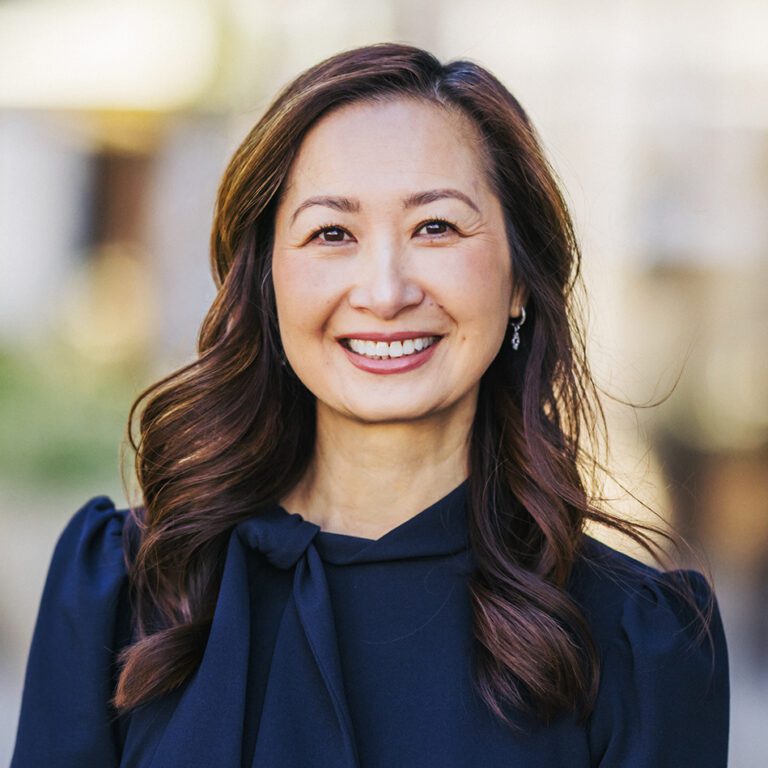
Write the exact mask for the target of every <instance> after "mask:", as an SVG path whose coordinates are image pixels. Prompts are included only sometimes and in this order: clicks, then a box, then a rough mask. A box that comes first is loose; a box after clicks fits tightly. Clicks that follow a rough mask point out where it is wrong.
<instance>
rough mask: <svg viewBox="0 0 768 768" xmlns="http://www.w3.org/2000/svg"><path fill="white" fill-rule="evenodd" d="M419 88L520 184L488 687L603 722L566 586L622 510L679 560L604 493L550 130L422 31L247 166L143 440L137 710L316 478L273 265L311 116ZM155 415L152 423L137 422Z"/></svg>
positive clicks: (477, 456)
mask: <svg viewBox="0 0 768 768" xmlns="http://www.w3.org/2000/svg"><path fill="white" fill-rule="evenodd" d="M402 97H406V98H416V99H422V100H424V101H426V102H428V103H431V104H435V105H438V106H440V107H442V108H445V109H449V110H454V111H455V110H458V111H459V112H461V113H462V114H464V115H465V116H467V117H468V118H469V119H470V120H471V121H472V122H473V123H474V125H475V126H476V127H477V129H478V130H479V132H480V135H481V137H482V139H483V145H482V150H483V154H484V160H485V164H486V170H487V173H488V177H489V180H490V182H491V185H492V188H493V190H494V191H495V193H496V195H497V196H498V198H499V200H500V201H501V205H502V209H503V213H504V218H505V227H506V234H507V237H508V239H509V245H510V251H511V254H512V269H513V273H514V275H515V278H516V280H518V281H520V282H521V283H522V284H523V285H524V286H526V288H527V290H528V293H529V299H528V302H527V321H526V323H525V324H524V326H523V327H522V329H521V344H520V348H519V350H518V351H517V352H516V353H513V352H512V351H511V349H510V345H509V343H506V342H508V341H509V338H508V337H507V338H506V339H505V343H504V344H503V345H502V347H501V349H500V350H499V352H498V354H497V356H496V358H495V359H494V361H493V362H492V364H491V365H490V367H489V368H488V370H487V371H486V372H485V373H484V375H483V377H482V380H481V382H480V392H479V398H478V406H477V411H476V415H475V419H474V423H473V426H472V431H471V437H470V447H469V451H470V475H469V496H468V504H469V526H470V536H471V546H472V549H473V554H474V557H475V562H476V571H475V572H474V574H473V575H472V576H471V581H470V590H471V597H472V605H473V633H474V638H475V654H474V660H473V664H474V669H475V673H476V674H475V682H476V685H477V689H478V691H479V693H480V695H481V696H482V698H483V700H484V701H485V702H486V703H487V705H488V706H489V707H490V709H491V711H492V712H494V713H495V714H496V715H497V716H498V717H500V718H501V719H502V720H503V721H505V722H508V723H510V724H511V722H510V721H509V720H508V718H507V717H506V715H505V714H504V711H503V710H504V706H505V705H507V704H509V705H511V706H512V707H514V708H517V709H522V710H524V711H528V712H533V713H535V714H536V715H537V716H538V717H540V718H542V719H544V720H547V719H549V718H551V717H553V716H555V715H557V714H558V713H560V712H563V711H577V712H579V713H580V714H581V716H582V717H586V716H587V715H588V713H589V711H590V708H591V707H592V705H593V703H594V698H595V696H596V691H597V684H598V676H599V664H598V656H597V653H596V649H595V646H594V644H593V641H592V639H591V637H590V632H589V628H588V626H587V623H586V620H585V618H584V616H583V615H582V613H581V611H580V610H579V607H578V606H577V605H576V604H575V603H574V601H573V600H572V599H571V598H570V597H569V595H568V593H567V591H566V585H567V581H568V578H569V575H570V573H571V570H572V566H573V564H574V562H575V560H576V557H577V555H578V554H579V548H580V544H581V542H582V541H583V533H584V529H585V524H587V523H588V522H591V523H597V524H601V525H605V526H609V527H611V528H613V529H616V530H618V531H620V532H622V533H624V534H626V535H628V536H630V537H631V538H632V539H634V540H635V541H636V542H638V543H640V544H641V545H642V546H644V547H645V548H646V549H647V550H648V551H649V552H651V553H652V554H654V555H657V556H658V553H659V551H660V547H659V546H658V544H656V543H655V542H654V540H653V537H652V536H651V535H650V534H651V533H654V534H656V533H661V534H662V535H663V536H666V538H667V539H669V538H670V535H669V534H667V533H664V532H662V531H660V530H659V529H656V528H654V527H652V526H647V525H638V524H636V523H630V522H628V521H626V520H622V519H620V518H618V517H616V516H613V515H612V514H611V513H609V512H608V511H607V510H606V509H603V505H600V504H598V503H597V501H598V500H597V499H596V498H595V495H594V494H593V493H590V491H589V487H590V486H589V480H590V477H594V476H595V473H596V472H597V470H598V469H600V468H601V467H602V464H601V463H600V462H599V461H598V459H597V458H595V457H594V452H593V450H592V448H591V446H594V445H595V444H596V442H597V438H598V436H599V435H600V434H602V433H603V431H604V427H605V423H604V421H605V420H604V416H603V412H602V408H601V405H600V401H599V397H598V392H597V389H596V386H595V383H594V381H593V378H592V375H591V373H590V369H589V366H588V363H587V356H586V349H585V339H584V333H583V330H582V328H581V325H580V323H579V321H578V318H577V306H576V305H577V302H576V296H577V292H576V290H575V289H576V288H577V287H578V286H579V285H580V272H579V269H580V266H579V265H580V253H579V247H578V244H577V241H576V237H575V235H574V229H573V224H572V221H571V218H570V216H569V213H568V208H567V205H566V202H565V200H564V198H563V195H562V193H561V191H560V189H559V187H558V183H557V181H556V177H555V174H554V172H553V170H552V169H551V167H550V165H549V163H548V161H547V159H546V158H545V156H544V153H543V151H542V147H541V143H540V141H539V139H538V137H537V133H536V131H535V129H534V127H533V125H532V124H531V121H530V120H529V118H528V116H527V115H526V113H525V111H524V110H523V108H522V107H521V106H520V104H519V103H518V101H517V100H516V99H515V98H514V96H512V94H511V93H510V92H509V91H508V90H507V89H506V88H505V87H504V86H503V85H502V84H501V83H500V82H499V81H498V80H497V79H496V78H495V77H494V76H493V75H492V74H490V73H489V72H488V71H486V70H485V69H483V68H482V67H480V66H478V65H477V64H475V63H472V62H470V61H454V62H451V63H448V64H445V65H443V64H441V63H440V62H439V61H438V60H437V59H436V58H435V57H434V56H432V55H431V54H429V53H427V52H425V51H423V50H420V49H418V48H414V47H411V46H406V45H399V44H379V45H373V46H368V47H364V48H358V49H354V50H351V51H347V52H343V53H341V54H338V55H336V56H333V57H331V58H329V59H326V60H325V61H323V62H321V63H320V64H318V65H316V66H314V67H312V68H311V69H309V70H307V71H306V72H304V73H303V74H301V75H300V76H299V77H297V78H296V79H295V80H294V81H293V82H291V83H290V84H289V85H288V86H287V87H285V89H284V90H283V91H282V92H281V93H280V94H279V95H278V96H277V97H276V99H275V100H274V101H273V102H272V104H271V105H270V106H269V107H268V108H267V110H266V112H265V113H264V115H263V116H262V117H261V119H260V120H259V121H258V122H257V123H256V125H255V126H254V128H253V129H252V130H251V132H250V133H249V135H248V136H247V137H246V138H245V140H244V141H243V143H242V144H241V146H240V147H239V148H238V149H237V150H236V151H235V153H234V156H233V157H232V159H231V161H230V163H229V166H228V167H227V169H226V171H225V173H224V176H223V179H222V181H221V185H220V188H219V192H218V198H217V203H216V208H215V216H214V223H213V231H212V242H211V256H212V267H213V275H214V279H215V281H216V284H217V288H218V291H217V295H216V298H215V300H214V302H213V304H212V306H211V308H210V310H209V311H208V313H207V315H206V317H205V319H204V321H203V324H202V327H201V330H200V334H199V339H198V355H197V356H196V359H195V360H194V361H193V362H192V363H190V364H189V365H187V366H185V367H183V368H182V369H180V370H178V371H176V372H174V373H172V374H171V375H169V376H167V377H166V378H164V379H162V380H161V381H159V382H157V383H156V384H154V385H153V386H151V387H149V388H148V389H146V390H145V391H144V392H142V393H141V394H140V395H139V397H138V399H137V400H136V402H135V403H134V404H133V406H132V408H131V412H130V417H129V430H128V432H129V442H130V446H131V447H132V449H133V450H134V451H135V469H136V475H137V479H138V483H139V486H140V489H141V493H142V496H143V499H142V504H143V506H142V508H141V509H134V522H135V523H136V524H137V525H138V527H139V529H140V542H139V546H138V549H137V551H136V553H135V556H134V557H132V558H130V561H129V564H128V565H129V583H130V592H131V602H132V606H133V610H134V616H135V622H136V627H137V639H136V642H134V643H133V644H132V645H130V646H128V647H127V648H126V649H124V650H123V651H122V653H121V654H120V658H119V661H120V664H121V670H120V675H119V680H118V685H117V689H116V693H115V697H114V700H113V702H114V704H115V706H116V707H117V708H118V710H125V709H128V708H131V707H135V706H136V705H138V704H141V703H143V702H145V701H147V700H149V699H151V698H153V697H156V696H158V695H160V694H163V693H166V692H168V691H170V690H172V689H174V688H176V687H178V686H180V685H182V684H183V683H184V682H185V681H186V680H187V679H188V678H189V677H190V676H191V674H192V673H193V672H194V670H195V668H196V667H197V665H198V664H199V662H200V660H201V658H202V654H203V651H204V649H205V644H206V641H207V637H208V632H209V629H210V626H211V622H212V618H213V612H214V607H215V604H216V600H217V595H218V590H219V586H220V581H221V575H222V566H223V559H224V553H225V546H226V542H227V539H228V536H229V534H230V533H231V531H232V528H233V527H234V526H235V525H236V524H237V523H238V522H240V521H241V520H244V519H245V518H248V517H249V516H251V515H252V514H253V510H254V509H255V508H257V507H259V506H260V505H262V504H265V503H268V502H270V501H272V500H275V499H277V498H280V497H282V496H283V495H285V494H287V493H288V492H289V491H290V490H291V489H292V488H293V487H294V486H295V485H296V483H297V482H298V481H299V479H300V478H301V477H302V475H303V473H304V471H305V470H306V468H307V466H308V462H309V460H310V457H311V453H312V449H313V444H314V435H315V404H314V398H313V396H312V395H311V394H310V392H309V391H308V390H307V389H306V387H305V386H304V385H303V384H302V383H301V381H300V380H299V379H298V378H297V377H296V375H295V374H293V373H292V371H291V370H290V368H289V367H284V366H282V365H281V364H280V355H281V351H282V347H281V343H280V334H279V329H278V324H277V314H276V307H275V295H274V289H273V284H272V278H271V255H272V246H273V226H274V214H275V208H276V204H277V201H278V199H279V196H280V194H281V188H282V185H283V183H284V182H285V180H286V177H287V175H288V171H289V168H290V166H291V163H292V161H293V159H294V157H295V156H296V154H297V151H298V149H299V147H300V145H301V142H302V140H303V137H304V136H305V134H306V133H307V131H308V130H309V128H310V127H311V126H312V125H313V124H314V123H315V122H316V121H317V120H319V119H320V118H321V117H322V116H323V115H325V114H327V113H328V112H329V111H330V110H333V109H336V108H339V107H341V106H342V105H344V104H348V103H350V102H354V101H358V100H379V99H390V98H402ZM136 421H138V435H136V434H135V422H136Z"/></svg>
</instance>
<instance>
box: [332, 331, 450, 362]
mask: <svg viewBox="0 0 768 768" xmlns="http://www.w3.org/2000/svg"><path fill="white" fill-rule="evenodd" d="M438 338H440V337H439V336H422V337H418V338H413V339H402V340H398V341H392V342H389V343H387V342H386V341H370V340H365V339H342V340H341V343H342V344H343V345H344V346H345V347H347V349H351V350H352V351H353V352H355V353H356V354H358V355H361V356H363V357H367V358H368V359H369V360H389V359H390V358H396V357H408V356H410V355H415V354H417V353H418V352H422V351H423V350H425V349H427V348H428V347H431V346H432V345H433V344H434V343H435V342H436V341H437V340H438Z"/></svg>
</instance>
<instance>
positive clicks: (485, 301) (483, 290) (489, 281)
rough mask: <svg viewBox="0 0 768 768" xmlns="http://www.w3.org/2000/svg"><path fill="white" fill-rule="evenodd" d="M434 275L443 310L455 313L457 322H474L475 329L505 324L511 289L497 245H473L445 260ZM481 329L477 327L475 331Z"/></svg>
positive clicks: (507, 265)
mask: <svg viewBox="0 0 768 768" xmlns="http://www.w3.org/2000/svg"><path fill="white" fill-rule="evenodd" d="M434 274H435V275H437V276H438V277H437V278H436V279H437V280H438V281H439V283H440V284H441V286H442V290H441V293H442V294H443V295H444V296H445V298H446V301H447V300H448V297H450V299H451V301H450V305H448V304H446V306H445V309H446V310H447V311H448V312H449V313H451V314H453V313H454V311H455V313H456V314H457V317H456V318H455V319H456V320H460V321H461V320H463V321H472V322H473V323H474V322H476V323H477V324H478V326H488V325H489V324H490V325H494V324H497V323H498V322H499V321H500V319H501V320H503V322H504V323H506V315H507V314H508V311H509V300H510V295H511V290H512V285H511V281H512V277H511V266H510V263H509V257H508V255H507V254H506V253H505V252H503V251H502V250H501V249H499V247H498V246H497V245H495V244H494V245H493V246H491V244H488V245H487V246H486V247H483V244H482V243H473V248H472V249H467V251H466V252H464V253H461V254H458V253H457V254H456V255H455V257H451V258H449V259H447V260H446V261H445V262H444V263H443V264H442V265H441V268H440V269H435V270H434ZM479 330H480V328H478V331H479Z"/></svg>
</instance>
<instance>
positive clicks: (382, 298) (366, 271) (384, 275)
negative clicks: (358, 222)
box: [349, 241, 424, 320]
mask: <svg viewBox="0 0 768 768" xmlns="http://www.w3.org/2000/svg"><path fill="white" fill-rule="evenodd" d="M359 258H360V260H359V261H358V262H357V264H356V267H357V268H358V270H359V271H358V274H357V278H356V280H355V281H354V285H353V287H352V289H351V290H350V292H349V303H350V305H351V306H353V307H354V308H355V309H361V310H367V311H368V312H371V313H373V314H375V315H376V316H377V317H380V318H382V319H384V320H390V319H392V318H394V317H396V316H397V315H398V314H399V313H400V312H401V311H402V310H403V309H405V308H406V307H413V306H417V305H418V304H420V303H421V302H422V301H423V299H424V290H423V288H422V286H421V285H420V283H419V281H418V280H417V279H416V277H415V276H414V275H413V274H412V269H411V265H410V263H409V261H408V258H407V253H406V252H405V249H402V248H400V247H398V245H397V244H396V243H394V242H391V241H389V242H379V243H378V244H373V243H371V245H370V247H369V248H368V249H366V250H365V251H361V253H360V254H359Z"/></svg>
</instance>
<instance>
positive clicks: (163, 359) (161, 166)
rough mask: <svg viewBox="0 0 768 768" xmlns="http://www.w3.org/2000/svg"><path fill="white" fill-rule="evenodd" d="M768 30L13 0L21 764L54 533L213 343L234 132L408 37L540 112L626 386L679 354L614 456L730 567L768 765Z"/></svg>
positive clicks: (7, 227)
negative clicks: (355, 60)
mask: <svg viewBox="0 0 768 768" xmlns="http://www.w3.org/2000/svg"><path fill="white" fill-rule="evenodd" d="M766 39H768V3H766V2H765V1H764V0H695V2H694V1H693V0H673V1H672V2H670V0H664V1H663V2H662V1H661V0H621V1H620V2H611V3H607V2H597V0H580V1H579V2H572V1H570V0H523V1H520V0H508V1H507V2H504V3H501V2H491V1H490V0H441V1H440V2H437V0H407V1H406V0H382V1H381V2H373V1H372V0H357V2H354V3H348V2H342V1H341V0H220V1H218V2H217V1H216V0H5V1H0V764H6V763H7V761H8V760H9V759H10V753H11V747H12V743H13V738H14V734H15V727H16V720H17V717H18V707H19V697H20V694H21V686H22V680H23V673H24V665H25V660H26V654H27V650H28V645H29V641H30V637H31V633H32V628H33V623H34V619H35V615H36V611H37V603H38V600H39V597H40V592H41V589H42V585H43V580H44V578H45V572H46V568H47V565H48V560H49V558H50V555H51V552H52V549H53V546H54V543H55V540H56V538H57V536H58V535H59V533H60V532H61V529H62V527H63V526H64V524H65V523H66V521H67V520H68V519H69V517H70V516H71V515H72V514H73V513H74V512H75V510H76V509H77V508H78V507H79V506H81V505H82V504H83V503H84V502H85V501H86V500H87V499H88V498H90V497H91V496H94V495H97V494H109V495H111V496H112V497H113V499H114V500H115V501H116V503H118V505H124V504H125V497H124V493H123V489H122V487H121V482H120V475H119V447H120V444H121V442H122V439H123V436H124V432H125V424H126V419H127V414H128V409H129V407H130V404H131V402H132V400H133V398H134V397H135V396H136V395H137V394H138V392H139V391H140V390H141V389H142V388H143V387H144V386H146V385H148V384H149V383H150V382H152V381H153V380H154V379H156V378H159V377H160V376H161V375H162V374H164V373H166V372H168V371H169V370H170V369H172V368H174V367H177V366H179V365H180V364H182V363H184V362H186V361H188V360H189V359H191V357H192V356H193V355H194V343H195V334H196V331H197V328H198V325H199V323H200V320H201V319H202V316H203V314H204V312H205V310H206V308H207V306H208V304H209V303H210V301H211V299H212V298H213V283H212V281H211V279H210V276H209V272H208V235H209V229H210V222H211V214H212V205H213V200H214V195H215V192H216V187H217V183H218V179H219V177H220V175H221V173H222V171H223V169H224V167H225V165H226V163H227V160H228V157H229V155H230V154H231V153H232V151H233V150H234V149H235V147H236V146H237V144H238V143H239V142H240V140H241V139H242V138H243V137H244V135H245V133H246V132H247V130H248V129H249V128H250V126H251V125H252V124H253V123H254V122H255V121H256V119H257V118H258V116H259V114H260V113H261V111H262V110H263V109H264V107H265V106H266V105H267V103H268V101H269V99H270V98H271V97H272V96H273V95H274V94H275V92H276V91H277V89H278V88H279V87H280V86H282V85H283V84H285V83H286V82H287V81H288V80H289V79H290V78H291V77H293V76H294V75H295V74H297V73H298V72H299V71H301V70H302V69H304V68H305V67H307V66H310V65H312V64H314V63H316V62H317V61H319V60H320V59H321V58H324V57H325V56H327V55H330V54H332V53H335V52H337V51H339V50H341V49H344V48H350V47H353V46H356V45H362V44H367V43H372V42H380V41H384V40H396V41H402V42H410V43H414V44H416V45H420V46H422V47H426V48H428V49H430V50H431V51H432V52H434V53H435V54H437V55H438V56H439V57H440V58H441V59H444V60H445V59H453V58H471V59H474V60H476V61H478V62H479V63H481V64H483V65H485V66H487V67H489V68H490V69H491V70H492V71H493V72H494V73H495V74H497V75H498V76H499V77H500V78H501V79H502V80H503V81H504V82H505V83H506V85H507V86H508V87H509V88H510V90H511V91H512V92H513V93H514V94H515V95H516V96H517V97H518V98H519V100H520V101H521V103H522V104H523V105H524V107H525V108H526V109H527V111H528V112H529V114H530V116H531V117H532V119H533V121H534V123H535V124H536V126H537V127H538V130H539V133H540V135H541V137H542V140H543V143H544V146H545V148H546V151H547V153H548V155H549V157H550V159H551V161H552V163H553V165H554V167H555V168H556V170H557V172H558V174H559V175H560V177H561V179H562V181H563V184H564V187H565V189H566V193H567V196H568V199H569V200H570V202H571V206H572V211H573V214H574V217H575V220H576V224H577V229H578V232H579V234H580V237H581V242H582V246H583V251H584V275H585V280H586V284H587V288H588V294H589V306H588V309H589V334H590V350H591V354H592V362H593V365H594V368H595V372H596V374H597V378H598V381H599V383H600V385H601V386H602V387H603V388H604V389H605V390H606V391H607V392H609V393H611V394H613V395H615V396H618V397H619V398H624V399H629V400H631V401H633V402H638V403H648V402H651V401H653V400H654V399H658V398H660V397H663V396H664V395H665V394H666V393H668V392H669V391H670V389H672V387H673V385H674V384H675V382H676V381H677V380H678V378H679V382H678V383H677V386H676V388H675V389H674V391H673V392H672V394H671V396H670V397H669V398H668V399H666V400H665V402H663V404H661V405H659V406H658V407H656V408H647V409H639V410H637V409H632V408H628V407H626V406H623V405H621V404H619V403H617V402H614V401H611V400H608V401H607V409H608V418H609V424H610V431H611V437H612V444H613V461H614V466H615V467H616V468H617V470H618V473H619V477H620V478H622V479H624V480H625V481H626V482H627V483H628V484H629V487H630V489H631V490H633V491H635V492H637V493H638V494H639V495H640V496H641V498H643V499H644V500H646V501H648V502H649V503H650V504H651V505H652V506H653V508H654V509H656V510H657V511H658V512H659V514H660V515H661V516H662V517H663V518H664V519H665V520H668V521H670V522H671V523H672V524H673V525H675V526H676V527H677V528H678V530H680V531H681V532H682V533H683V534H684V535H685V536H687V537H688V538H689V540H690V541H691V542H692V543H694V545H695V546H696V547H697V548H698V550H699V551H700V552H701V553H703V555H704V557H706V559H707V560H706V561H707V562H708V563H709V565H710V566H711V569H712V573H713V575H714V579H715V585H716V589H717V593H718V597H719V600H720V605H721V610H722V612H723V616H724V619H725V623H726V632H727V635H728V640H729V646H730V654H731V675H732V687H733V697H732V724H731V733H732V736H731V765H732V766H736V767H737V768H751V767H752V766H758V765H760V766H762V765H765V762H764V761H765V754H766V753H768V729H766V728H765V723H766V722H768V354H767V353H766V350H768V312H767V311H766V310H768V215H766V214H767V213H768V206H767V204H768V45H765V40H766ZM630 501H631V499H630ZM620 506H621V508H622V509H623V510H625V511H626V514H630V515H636V514H639V512H638V510H637V509H636V507H637V505H632V504H630V503H628V502H627V501H626V500H623V501H621V502H620Z"/></svg>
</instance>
